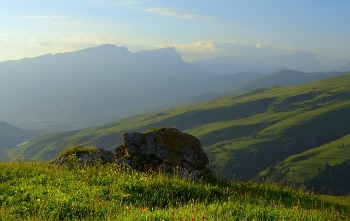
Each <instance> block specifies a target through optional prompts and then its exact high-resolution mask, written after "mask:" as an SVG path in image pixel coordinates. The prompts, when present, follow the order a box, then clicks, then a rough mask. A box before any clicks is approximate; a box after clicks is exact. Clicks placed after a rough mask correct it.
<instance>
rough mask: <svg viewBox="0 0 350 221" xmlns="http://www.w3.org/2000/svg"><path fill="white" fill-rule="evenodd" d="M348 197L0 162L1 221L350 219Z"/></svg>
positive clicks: (112, 168)
mask: <svg viewBox="0 0 350 221" xmlns="http://www.w3.org/2000/svg"><path fill="white" fill-rule="evenodd" d="M349 217H350V198H349V197H332V196H322V195H315V194H313V193H309V192H306V190H305V189H303V188H298V189H296V188H293V187H292V186H281V185H278V184H275V183H272V182H269V181H266V182H264V183H257V182H248V183H242V182H234V181H227V180H225V179H221V178H211V179H198V180H191V179H186V178H182V177H179V176H176V173H175V175H168V174H164V173H161V172H158V173H155V172H153V173H152V172H150V173H138V172H135V171H132V170H130V169H129V168H127V167H118V166H116V165H113V164H110V165H105V166H99V167H87V168H83V167H79V166H76V167H69V168H68V167H57V166H55V165H52V164H48V163H44V162H25V161H18V162H6V163H0V220H191V221H194V220H197V221H198V220H240V221H241V220H317V221H319V220H350V218H349Z"/></svg>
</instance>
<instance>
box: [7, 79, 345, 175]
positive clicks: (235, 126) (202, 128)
mask: <svg viewBox="0 0 350 221" xmlns="http://www.w3.org/2000/svg"><path fill="white" fill-rule="evenodd" d="M169 126H174V127H177V128H178V129H180V130H182V131H185V132H187V133H190V134H193V135H194V136H196V137H198V138H199V139H200V140H201V142H202V145H203V146H204V148H205V150H206V151H207V153H208V155H209V158H210V160H211V166H212V168H215V169H218V170H220V171H221V172H222V174H224V175H226V176H228V177H231V176H233V175H235V176H236V177H251V176H253V175H257V174H259V173H260V172H261V171H263V170H265V169H267V168H269V167H270V166H275V165H276V164H277V163H278V162H281V161H284V160H285V159H288V158H289V157H291V156H293V155H296V154H302V153H304V152H305V151H307V150H310V149H312V148H318V147H321V146H322V145H324V144H326V143H329V142H331V141H336V140H339V139H341V138H342V137H344V136H346V135H347V134H350V75H345V76H340V77H336V78H330V79H325V80H322V81H318V82H313V83H309V84H304V85H299V86H292V87H269V88H262V89H256V90H253V91H250V92H247V93H244V94H238V95H230V96H225V97H220V98H217V99H213V100H208V101H205V102H202V103H198V104H193V105H187V106H182V107H178V108H173V109H168V110H165V111H161V112H154V113H150V114H143V115H137V116H133V117H129V118H124V119H120V120H118V121H114V122H111V123H109V124H105V125H101V126H99V127H93V128H90V129H85V130H80V131H71V132H66V133H60V134H51V135H48V136H45V137H41V138H39V139H36V140H33V141H31V142H29V143H28V144H27V145H25V146H22V147H20V148H17V149H13V150H12V152H10V155H11V156H14V155H16V154H20V155H24V156H25V157H28V158H31V157H33V158H34V159H43V160H48V159H52V158H53V157H55V156H56V153H57V152H60V151H61V149H63V148H64V147H67V146H70V145H74V144H82V145H84V144H95V145H96V146H98V147H100V148H111V149H112V148H114V147H115V146H116V145H118V144H119V143H120V142H121V137H120V136H121V134H122V133H123V132H128V131H143V130H146V129H148V128H150V127H169ZM112 150H113V149H112ZM343 150H344V151H345V152H343V153H342V155H343V156H344V157H342V158H339V160H338V159H335V160H334V161H332V162H333V163H336V162H339V163H341V162H344V160H345V158H346V159H350V156H349V153H350V148H348V149H346V148H343ZM346 154H348V155H346ZM315 160H316V161H317V160H318V159H315ZM319 160H320V161H324V160H323V159H322V158H320V159H319ZM330 163H331V162H330ZM323 164H324V162H323Z"/></svg>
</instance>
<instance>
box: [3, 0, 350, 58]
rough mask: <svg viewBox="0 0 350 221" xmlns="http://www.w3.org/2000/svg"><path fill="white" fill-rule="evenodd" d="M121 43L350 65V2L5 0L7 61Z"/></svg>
mask: <svg viewBox="0 0 350 221" xmlns="http://www.w3.org/2000/svg"><path fill="white" fill-rule="evenodd" d="M101 44H115V45H117V46H123V47H127V48H128V49H129V50H130V51H132V52H135V51H139V50H151V49H156V48H162V47H175V49H176V50H177V51H178V53H179V54H181V55H182V58H183V59H184V60H185V61H196V60H200V59H208V58H214V57H225V56H231V57H240V56H246V57H249V56H251V57H253V56H254V54H257V53H260V51H262V50H264V51H265V52H266V53H275V54H286V53H293V52H296V51H308V52H311V53H312V54H315V56H316V59H317V61H319V62H321V63H323V64H335V63H336V64H342V63H344V64H345V63H347V62H348V61H350V0H215V1H214V0H186V1H184V0H176V1H175V0H145V1H141V0H0V61H6V60H18V59H21V58H24V57H35V56H39V55H43V54H47V53H52V54H55V53H61V52H70V51H76V50H79V49H83V48H89V47H93V46H98V45H101Z"/></svg>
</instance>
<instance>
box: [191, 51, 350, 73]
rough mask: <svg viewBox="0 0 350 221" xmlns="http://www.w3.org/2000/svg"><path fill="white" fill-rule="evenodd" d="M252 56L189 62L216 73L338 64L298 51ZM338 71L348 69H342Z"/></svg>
mask: <svg viewBox="0 0 350 221" xmlns="http://www.w3.org/2000/svg"><path fill="white" fill-rule="evenodd" d="M251 56H253V57H218V58H212V59H206V60H200V61H195V62H191V64H193V65H195V66H196V67H199V68H201V69H202V70H205V71H209V72H213V73H218V74H234V73H238V72H256V71H259V72H263V73H266V74H270V73H274V72H277V71H276V70H279V69H281V68H284V69H289V70H296V71H301V72H310V73H311V72H330V71H336V70H337V71H338V69H339V68H340V66H339V65H323V64H321V63H319V62H318V61H317V60H316V57H315V55H314V54H312V53H310V52H307V51H299V52H295V53H291V54H285V55H273V54H271V55H268V56H267V55H264V56H261V55H260V56H259V55H257V56H256V57H254V55H251ZM339 71H345V72H347V71H350V69H342V70H339Z"/></svg>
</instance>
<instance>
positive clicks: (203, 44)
mask: <svg viewBox="0 0 350 221" xmlns="http://www.w3.org/2000/svg"><path fill="white" fill-rule="evenodd" d="M173 46H174V47H175V49H176V50H180V51H187V52H196V53H198V52H201V53H202V52H209V53H210V52H213V51H215V50H216V48H215V45H214V43H213V41H197V42H192V43H189V44H182V45H180V44H175V45H173Z"/></svg>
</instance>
